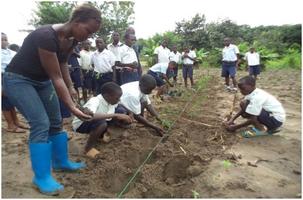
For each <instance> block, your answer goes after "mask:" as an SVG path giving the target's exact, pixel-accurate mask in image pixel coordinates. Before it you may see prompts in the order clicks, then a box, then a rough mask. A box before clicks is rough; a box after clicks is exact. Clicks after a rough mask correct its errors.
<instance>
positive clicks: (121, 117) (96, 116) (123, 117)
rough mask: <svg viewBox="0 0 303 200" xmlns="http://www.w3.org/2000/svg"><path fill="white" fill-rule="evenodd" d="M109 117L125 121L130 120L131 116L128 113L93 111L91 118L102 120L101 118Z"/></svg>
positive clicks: (129, 121)
mask: <svg viewBox="0 0 303 200" xmlns="http://www.w3.org/2000/svg"><path fill="white" fill-rule="evenodd" d="M109 118H113V119H117V120H122V121H125V122H127V123H131V122H132V120H131V118H130V117H129V116H128V115H125V114H119V113H114V114H102V113H95V114H94V117H93V120H102V119H109Z"/></svg>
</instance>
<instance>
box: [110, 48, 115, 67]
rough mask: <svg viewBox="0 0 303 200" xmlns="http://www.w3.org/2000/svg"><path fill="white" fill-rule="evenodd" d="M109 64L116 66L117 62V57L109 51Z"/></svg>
mask: <svg viewBox="0 0 303 200" xmlns="http://www.w3.org/2000/svg"><path fill="white" fill-rule="evenodd" d="M109 59H110V61H109V63H110V65H111V66H114V65H115V62H116V56H115V55H114V54H113V53H112V52H111V51H109Z"/></svg>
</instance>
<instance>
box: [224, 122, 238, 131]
mask: <svg viewBox="0 0 303 200" xmlns="http://www.w3.org/2000/svg"><path fill="white" fill-rule="evenodd" d="M225 128H226V130H228V131H230V132H234V131H236V130H237V129H236V125H235V124H233V125H227V126H225Z"/></svg>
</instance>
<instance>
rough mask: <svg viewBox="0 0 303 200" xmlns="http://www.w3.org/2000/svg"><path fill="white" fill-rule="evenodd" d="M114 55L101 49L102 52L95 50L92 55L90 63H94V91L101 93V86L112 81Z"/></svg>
mask: <svg viewBox="0 0 303 200" xmlns="http://www.w3.org/2000/svg"><path fill="white" fill-rule="evenodd" d="M115 60H116V57H115V55H114V54H113V53H112V52H111V51H109V50H107V49H103V51H102V52H99V51H98V50H96V51H95V52H94V53H93V55H92V64H93V65H94V72H95V83H96V93H97V94H100V93H101V87H102V85H103V84H104V83H107V82H110V81H113V69H112V67H113V66H114V65H115Z"/></svg>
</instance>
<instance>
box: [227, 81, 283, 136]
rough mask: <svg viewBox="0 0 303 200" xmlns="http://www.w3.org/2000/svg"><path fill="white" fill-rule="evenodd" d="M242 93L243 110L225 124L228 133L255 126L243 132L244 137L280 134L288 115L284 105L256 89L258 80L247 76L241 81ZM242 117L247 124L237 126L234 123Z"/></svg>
mask: <svg viewBox="0 0 303 200" xmlns="http://www.w3.org/2000/svg"><path fill="white" fill-rule="evenodd" d="M238 87H239V89H240V92H241V93H242V94H243V95H245V97H244V100H243V101H241V103H240V107H241V110H240V111H239V112H238V113H237V114H236V115H235V116H233V117H232V118H231V119H230V120H229V121H226V122H224V125H225V127H226V129H227V130H228V131H235V130H237V129H239V128H242V127H246V126H248V125H251V124H252V125H253V126H254V127H253V128H252V129H251V130H247V131H245V132H243V136H244V137H255V136H261V135H268V134H273V133H276V132H278V131H279V130H278V128H279V127H281V126H282V124H283V123H284V122H285V118H286V114H285V110H284V108H283V106H282V104H281V103H280V102H279V101H278V100H277V99H276V98H275V97H274V96H272V95H271V94H269V93H267V92H266V91H264V90H261V89H259V88H256V80H255V79H254V78H253V77H251V76H245V77H243V78H241V79H240V80H239V83H238ZM240 115H241V116H242V117H244V118H247V119H248V120H247V121H246V122H243V123H240V124H235V123H234V121H235V120H236V119H237V118H238V117H239V116H240Z"/></svg>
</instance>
